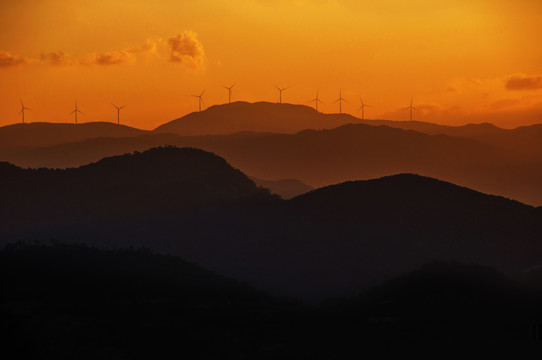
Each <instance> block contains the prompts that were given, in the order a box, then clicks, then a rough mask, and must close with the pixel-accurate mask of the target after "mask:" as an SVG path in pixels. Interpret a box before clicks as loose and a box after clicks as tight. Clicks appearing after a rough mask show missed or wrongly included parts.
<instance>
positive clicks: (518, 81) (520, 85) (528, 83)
mask: <svg viewBox="0 0 542 360" xmlns="http://www.w3.org/2000/svg"><path fill="white" fill-rule="evenodd" d="M505 86H506V89H508V90H538V89H542V76H527V75H523V74H517V75H512V76H510V77H509V78H508V80H506V84H505Z"/></svg>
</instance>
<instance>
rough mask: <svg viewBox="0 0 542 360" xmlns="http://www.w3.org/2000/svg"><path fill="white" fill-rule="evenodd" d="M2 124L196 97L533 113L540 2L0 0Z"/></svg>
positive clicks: (424, 117) (153, 110)
mask: <svg viewBox="0 0 542 360" xmlns="http://www.w3.org/2000/svg"><path fill="white" fill-rule="evenodd" d="M0 11H1V14H2V22H0V29H1V31H0V76H1V77H2V81H1V82H0V93H1V94H2V97H0V126H3V125H8V124H13V123H18V122H21V115H20V114H19V111H20V106H21V105H20V99H22V100H23V101H24V104H25V106H27V107H29V108H31V109H32V110H30V111H28V112H26V113H25V121H26V122H64V123H69V122H73V118H72V116H71V115H69V113H70V112H71V111H73V104H74V102H75V101H76V100H77V101H78V106H79V108H80V110H81V111H83V112H84V113H85V115H83V116H80V117H79V119H78V121H79V122H90V121H110V122H116V120H117V110H115V109H114V108H113V107H112V106H111V104H112V103H115V104H117V103H118V104H122V105H127V107H126V108H125V109H123V111H122V114H121V115H122V116H121V124H124V125H129V126H133V127H138V128H142V129H152V128H155V127H156V126H158V125H161V124H163V123H165V122H168V121H170V120H173V119H175V118H179V117H181V116H183V115H186V114H188V113H191V112H193V111H197V110H198V100H197V99H196V98H194V97H193V96H192V95H194V94H200V93H201V92H202V91H203V89H206V92H205V94H204V96H203V100H204V107H203V108H207V107H209V106H211V105H216V104H223V103H227V102H228V90H227V89H224V87H223V86H231V84H233V83H236V85H235V87H234V88H233V93H232V102H234V101H247V102H257V101H269V102H278V99H279V94H278V91H277V90H276V88H275V85H276V86H279V87H281V88H284V87H290V88H289V89H288V90H287V91H285V92H284V93H283V94H282V100H283V102H284V103H293V104H303V105H307V106H312V105H314V104H312V105H311V99H314V97H315V95H316V92H317V90H318V91H319V99H320V100H321V101H323V104H320V105H319V109H318V110H319V111H321V112H324V113H338V112H339V105H338V103H335V104H333V102H334V101H335V100H336V99H337V98H338V97H339V91H340V90H341V91H342V96H343V97H344V98H345V99H346V100H347V101H348V103H343V104H342V111H343V112H344V113H349V114H351V115H354V116H357V117H361V113H358V109H359V105H360V104H359V97H360V96H361V97H362V98H363V100H364V102H366V103H367V104H370V105H371V107H370V108H366V109H365V118H368V119H391V120H408V118H409V113H408V111H406V110H404V108H406V107H408V106H409V104H410V98H411V97H413V98H414V107H416V109H418V111H415V112H414V115H413V119H414V120H420V121H429V122H435V123H440V124H449V125H462V124H466V123H480V122H491V123H494V124H495V125H497V126H501V127H506V128H511V127H517V126H522V125H530V124H534V123H542V47H540V46H539V44H538V39H537V38H536V36H535V34H540V33H542V23H541V22H540V21H539V19H538V15H539V14H540V13H542V3H541V2H539V1H535V0H520V1H517V2H514V3H513V4H512V3H509V2H507V1H504V0H483V1H479V2H476V4H473V3H472V2H471V1H467V0H455V1H452V0H444V1H439V2H438V4H435V3H434V2H433V1H429V0H413V1H411V2H409V4H408V5H407V4H405V3H404V2H401V1H393V0H386V1H380V2H378V3H377V4H374V3H373V2H368V1H367V2H365V1H354V0H336V1H332V0H314V1H308V0H296V1H286V0H279V1H269V0H234V1H229V2H223V1H218V0H209V1H192V2H181V3H179V2H175V1H161V2H158V3H153V4H149V3H147V2H145V1H142V0H139V1H131V2H130V3H129V5H126V4H125V3H123V2H121V1H104V0H101V1H90V0H79V1H69V0H50V1H43V0H27V1H14V2H3V3H1V4H0Z"/></svg>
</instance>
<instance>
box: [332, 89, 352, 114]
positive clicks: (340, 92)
mask: <svg viewBox="0 0 542 360" xmlns="http://www.w3.org/2000/svg"><path fill="white" fill-rule="evenodd" d="M337 101H338V102H339V114H342V113H343V107H342V105H343V101H344V102H348V101H346V99H344V98H343V95H342V90H339V98H338V99H337V100H335V101H334V102H333V103H334V104H335V103H336V102H337Z"/></svg>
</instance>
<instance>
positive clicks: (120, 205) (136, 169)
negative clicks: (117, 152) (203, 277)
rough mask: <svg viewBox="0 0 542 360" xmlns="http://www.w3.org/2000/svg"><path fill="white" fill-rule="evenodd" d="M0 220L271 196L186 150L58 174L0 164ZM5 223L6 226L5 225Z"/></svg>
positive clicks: (210, 158)
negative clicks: (0, 198)
mask: <svg viewBox="0 0 542 360" xmlns="http://www.w3.org/2000/svg"><path fill="white" fill-rule="evenodd" d="M0 174H1V176H0V188H1V189H0V194H1V197H2V200H3V201H2V204H1V205H0V213H1V214H2V216H5V218H4V221H7V219H11V220H12V221H13V222H15V223H17V222H19V221H20V222H22V223H30V224H31V223H34V222H36V221H40V222H45V223H46V222H47V221H52V222H62V221H65V220H68V219H72V220H73V219H81V218H87V217H94V216H106V215H110V216H111V215H117V216H126V215H127V214H138V213H153V212H160V211H168V210H172V209H178V208H183V207H187V206H194V205H201V204H208V203H211V204H216V203H221V202H227V201H232V200H241V199H245V198H250V197H258V196H263V197H271V196H270V195H269V193H268V191H267V190H262V189H260V188H258V187H257V186H256V185H255V184H254V182H253V181H252V180H250V179H249V178H247V177H246V176H245V175H244V174H243V173H241V172H240V171H239V170H236V169H234V168H232V167H231V166H230V165H229V164H228V163H227V162H226V161H225V160H224V159H222V158H220V157H218V156H216V155H214V154H210V153H207V152H204V151H202V150H197V149H191V148H183V149H180V148H173V147H165V148H153V149H151V150H147V151H145V152H143V153H134V154H131V155H130V154H126V155H121V156H115V157H110V158H105V159H102V160H100V161H98V162H97V163H92V164H89V165H85V166H82V167H80V168H70V169H64V170H51V169H45V168H41V169H21V168H17V167H15V166H13V165H11V164H8V163H0ZM8 223H9V222H8Z"/></svg>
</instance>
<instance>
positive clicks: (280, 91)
mask: <svg viewBox="0 0 542 360" xmlns="http://www.w3.org/2000/svg"><path fill="white" fill-rule="evenodd" d="M275 87H276V88H277V90H278V91H279V104H282V92H283V91H284V90H288V89H289V88H290V87H289V86H287V87H285V88H282V89H281V88H279V87H278V86H277V85H275Z"/></svg>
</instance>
